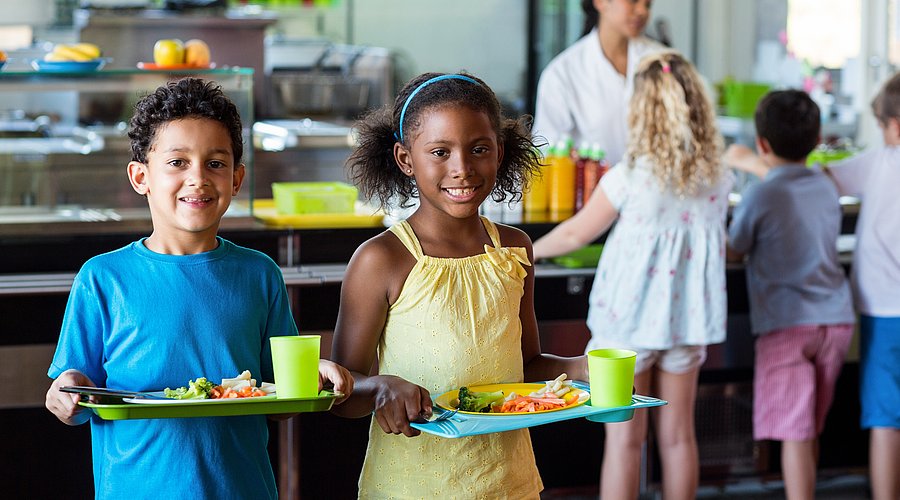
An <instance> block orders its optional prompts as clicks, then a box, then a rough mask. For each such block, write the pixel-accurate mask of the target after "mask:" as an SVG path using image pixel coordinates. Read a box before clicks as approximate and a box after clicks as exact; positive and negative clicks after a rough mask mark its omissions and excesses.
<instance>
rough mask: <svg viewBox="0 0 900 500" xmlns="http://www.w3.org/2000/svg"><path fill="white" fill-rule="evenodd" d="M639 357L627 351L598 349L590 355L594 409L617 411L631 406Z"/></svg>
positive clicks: (592, 403)
mask: <svg viewBox="0 0 900 500" xmlns="http://www.w3.org/2000/svg"><path fill="white" fill-rule="evenodd" d="M636 357H637V353H636V352H634V351H629V350H627V349H595V350H593V351H590V352H588V371H589V376H590V379H591V380H590V382H591V406H596V407H598V408H615V407H619V406H629V405H631V391H632V389H633V387H634V361H635V358H636Z"/></svg>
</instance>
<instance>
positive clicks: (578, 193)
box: [575, 142, 591, 212]
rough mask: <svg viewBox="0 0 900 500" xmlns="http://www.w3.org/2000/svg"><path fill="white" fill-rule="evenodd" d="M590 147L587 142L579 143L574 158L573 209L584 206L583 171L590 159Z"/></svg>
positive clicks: (577, 209) (585, 199) (585, 200)
mask: <svg viewBox="0 0 900 500" xmlns="http://www.w3.org/2000/svg"><path fill="white" fill-rule="evenodd" d="M590 155H591V147H590V145H588V143H586V142H583V143H581V147H579V148H578V157H577V159H576V160H575V211H576V212H577V211H579V210H581V207H583V206H584V204H585V202H587V198H586V197H585V196H584V188H585V182H584V181H585V172H586V170H585V169H586V168H587V164H588V163H589V162H590V161H591V158H590Z"/></svg>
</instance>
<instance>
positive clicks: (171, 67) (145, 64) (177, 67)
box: [137, 62, 216, 71]
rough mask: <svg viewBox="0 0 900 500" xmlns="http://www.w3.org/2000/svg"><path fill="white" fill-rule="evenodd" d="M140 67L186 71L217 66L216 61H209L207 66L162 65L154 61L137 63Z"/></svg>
mask: <svg viewBox="0 0 900 500" xmlns="http://www.w3.org/2000/svg"><path fill="white" fill-rule="evenodd" d="M137 67H138V69H144V70H147V71H175V70H177V71H184V70H189V69H193V70H201V69H213V68H215V67H216V63H209V64H208V65H206V66H197V65H195V64H170V65H165V66H164V65H161V64H156V63H152V62H139V63H137Z"/></svg>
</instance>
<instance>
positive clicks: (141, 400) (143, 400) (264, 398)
mask: <svg viewBox="0 0 900 500" xmlns="http://www.w3.org/2000/svg"><path fill="white" fill-rule="evenodd" d="M148 394H153V395H158V396H160V397H166V394H165V393H164V392H163V391H156V392H148ZM273 399H276V397H275V393H274V392H273V393H272V394H269V395H267V396H255V397H252V398H225V399H169V398H166V399H149V398H124V399H122V401H124V402H125V403H137V404H141V405H170V404H174V405H177V404H220V403H238V402H244V403H247V402H249V401H271V400H273Z"/></svg>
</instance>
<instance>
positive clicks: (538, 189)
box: [522, 148, 553, 213]
mask: <svg viewBox="0 0 900 500" xmlns="http://www.w3.org/2000/svg"><path fill="white" fill-rule="evenodd" d="M552 151H553V148H548V150H547V152H546V154H545V156H544V161H543V162H542V164H541V169H540V175H535V176H534V177H532V178H531V179H530V180H529V181H528V184H527V185H525V186H524V188H523V190H522V205H523V206H522V208H523V210H524V211H525V212H527V213H538V212H546V211H547V198H548V196H547V184H548V183H549V180H550V179H549V177H550V174H549V169H550V164H549V158H550V156H551V155H552V154H553V152H552Z"/></svg>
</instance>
